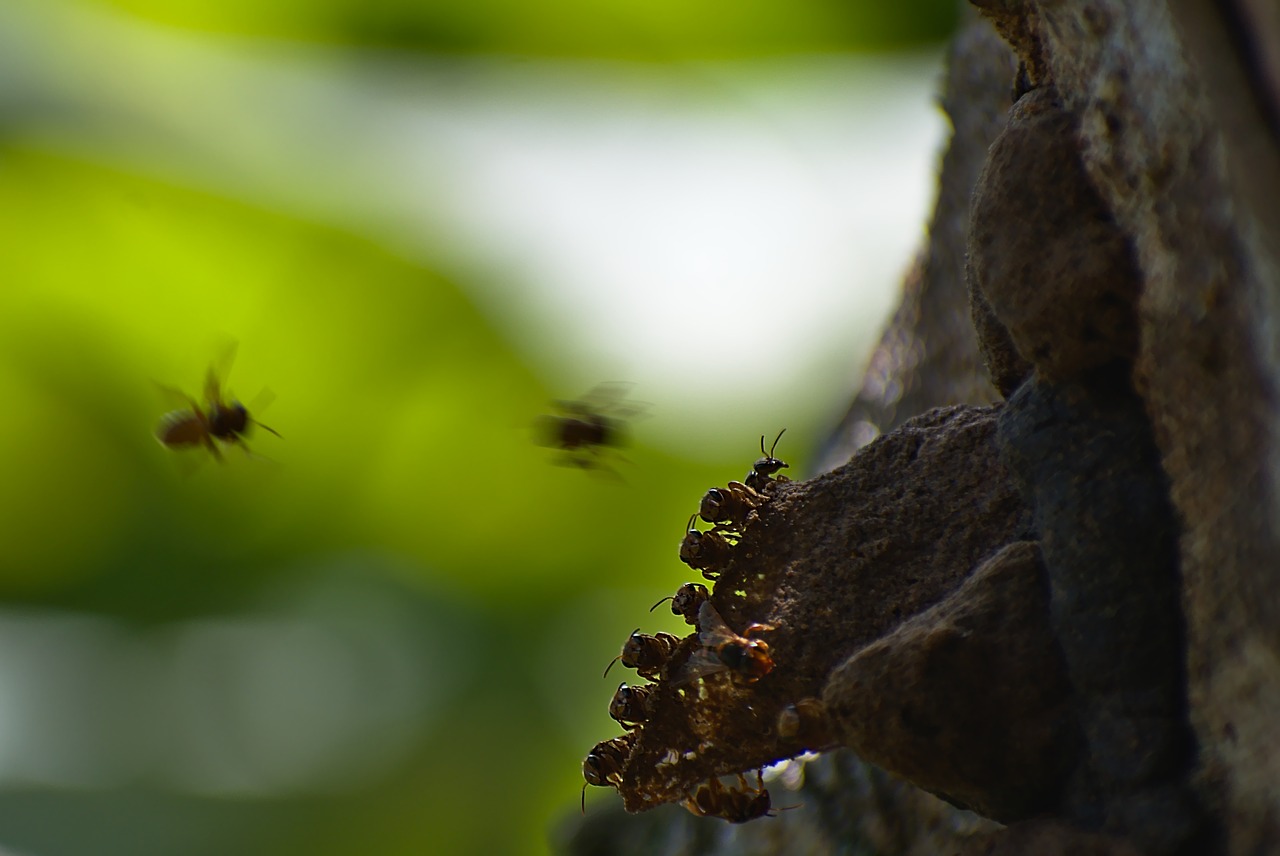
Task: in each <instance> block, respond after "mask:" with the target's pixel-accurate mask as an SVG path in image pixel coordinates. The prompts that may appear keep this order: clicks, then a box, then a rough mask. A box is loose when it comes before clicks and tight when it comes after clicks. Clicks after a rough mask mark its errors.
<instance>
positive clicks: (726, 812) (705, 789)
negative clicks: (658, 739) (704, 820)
mask: <svg viewBox="0 0 1280 856" xmlns="http://www.w3.org/2000/svg"><path fill="white" fill-rule="evenodd" d="M738 783H739V787H738V788H727V787H725V786H724V785H722V784H720V780H719V779H712V780H711V781H709V782H704V783H703V784H701V785H699V786H698V788H697V790H695V791H694V792H693V793H692V794H690V795H689V798H688V799H686V800H685V801H684V807H685V808H687V809H688V810H689V811H691V812H693V813H694V814H696V815H697V816H698V817H718V818H720V819H721V820H727V821H729V822H730V823H746V822H747V821H749V820H755V819H756V818H758V817H766V816H768V817H773V816H774V815H775V814H777V812H776V811H774V810H773V806H772V802H771V800H770V798H769V792H768V791H767V790H766V789H765V787H764V777H763V776H762V775H761V774H760V773H759V772H758V771H757V772H756V786H755V787H752V786H751V785H749V784H747V780H746V779H745V778H744V777H743V776H742V774H741V773H739V774H738Z"/></svg>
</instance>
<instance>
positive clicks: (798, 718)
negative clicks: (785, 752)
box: [777, 698, 832, 747]
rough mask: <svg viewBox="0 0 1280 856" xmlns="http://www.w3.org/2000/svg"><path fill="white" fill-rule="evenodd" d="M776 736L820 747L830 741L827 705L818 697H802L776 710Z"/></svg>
mask: <svg viewBox="0 0 1280 856" xmlns="http://www.w3.org/2000/svg"><path fill="white" fill-rule="evenodd" d="M777 729H778V737H780V738H781V739H783V740H785V741H787V742H788V743H801V744H803V745H805V746H812V747H821V746H827V745H829V744H830V743H831V742H832V739H831V721H830V720H829V719H828V718H827V706H826V705H825V704H823V703H822V699H819V698H803V699H800V701H798V702H795V703H794V704H789V705H787V706H786V707H784V708H783V709H782V710H781V711H779V712H778V722H777Z"/></svg>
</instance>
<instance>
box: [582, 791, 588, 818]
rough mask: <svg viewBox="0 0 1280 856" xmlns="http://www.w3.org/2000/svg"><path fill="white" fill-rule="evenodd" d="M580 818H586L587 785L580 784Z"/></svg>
mask: <svg viewBox="0 0 1280 856" xmlns="http://www.w3.org/2000/svg"><path fill="white" fill-rule="evenodd" d="M582 816H583V817H586V816H587V783H586V782H583V783H582Z"/></svg>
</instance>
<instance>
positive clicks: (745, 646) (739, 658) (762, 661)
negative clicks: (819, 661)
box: [672, 601, 774, 686]
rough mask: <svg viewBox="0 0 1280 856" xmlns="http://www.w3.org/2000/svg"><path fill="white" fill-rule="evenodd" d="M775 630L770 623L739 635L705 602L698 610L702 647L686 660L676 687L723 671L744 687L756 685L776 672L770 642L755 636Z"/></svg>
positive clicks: (676, 678) (675, 678)
mask: <svg viewBox="0 0 1280 856" xmlns="http://www.w3.org/2000/svg"><path fill="white" fill-rule="evenodd" d="M773 629H774V628H773V627H772V626H770V625H768V624H752V625H750V626H749V627H747V629H746V630H744V631H743V632H742V635H741V636H739V635H738V634H737V633H734V632H733V630H732V629H731V628H730V627H729V625H728V624H725V621H724V619H723V618H721V617H720V613H718V612H716V608H715V607H714V606H712V605H711V601H706V602H704V603H703V604H702V606H701V607H699V608H698V642H699V643H700V644H701V645H702V647H701V648H699V649H698V650H696V651H694V652H693V654H691V655H690V656H689V659H688V660H686V661H685V663H684V665H683V666H682V667H681V668H680V670H679V673H678V674H677V675H675V676H674V678H673V681H672V683H673V685H674V686H680V685H681V684H687V683H689V682H690V681H694V680H697V679H698V678H705V677H708V676H710V675H715V674H719V673H720V672H729V673H730V674H731V675H733V676H734V678H735V679H737V680H738V681H740V682H742V683H744V684H753V683H755V682H756V681H758V680H760V679H761V678H763V677H764V676H765V675H767V674H769V672H771V671H772V670H773V658H772V657H771V656H770V655H769V643H767V642H765V641H764V640H763V639H754V638H752V637H754V636H757V635H759V634H761V633H768V632H769V631H771V630H773Z"/></svg>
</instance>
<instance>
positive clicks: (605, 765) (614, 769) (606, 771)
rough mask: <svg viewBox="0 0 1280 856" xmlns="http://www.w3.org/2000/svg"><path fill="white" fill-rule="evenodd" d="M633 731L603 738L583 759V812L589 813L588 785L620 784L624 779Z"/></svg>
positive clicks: (615, 785) (614, 785)
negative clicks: (623, 773) (608, 738)
mask: <svg viewBox="0 0 1280 856" xmlns="http://www.w3.org/2000/svg"><path fill="white" fill-rule="evenodd" d="M632 738H633V735H632V732H630V731H628V732H627V733H626V734H623V735H620V736H618V737H614V738H613V739H612V740H602V741H601V742H599V743H597V744H596V745H595V747H594V748H592V750H591V751H590V752H588V753H587V757H586V758H583V759H582V778H583V779H585V780H586V781H585V782H584V783H583V785H582V813H583V814H586V813H587V785H595V786H596V787H605V786H606V785H612V786H613V787H615V788H616V787H617V786H618V782H620V781H621V780H622V766H623V764H625V763H626V761H627V755H628V754H630V752H631V742H632Z"/></svg>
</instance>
